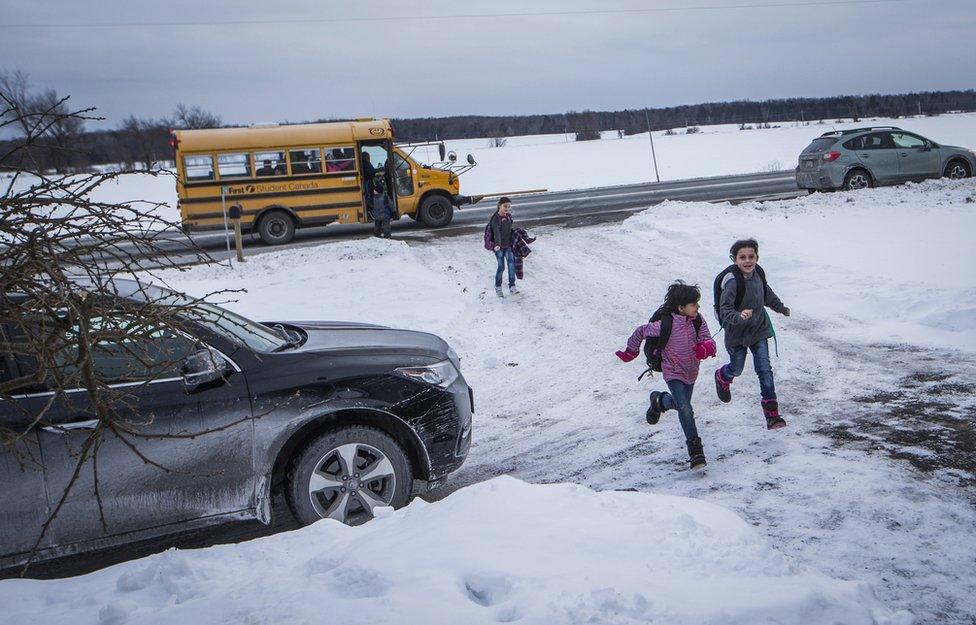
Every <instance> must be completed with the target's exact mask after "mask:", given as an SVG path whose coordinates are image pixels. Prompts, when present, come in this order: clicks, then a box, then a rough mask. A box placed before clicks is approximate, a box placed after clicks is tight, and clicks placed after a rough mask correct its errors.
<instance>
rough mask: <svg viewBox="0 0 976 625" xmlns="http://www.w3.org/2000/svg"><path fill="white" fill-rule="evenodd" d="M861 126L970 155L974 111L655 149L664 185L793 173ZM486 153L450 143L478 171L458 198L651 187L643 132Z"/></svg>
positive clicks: (733, 130) (671, 141)
mask: <svg viewBox="0 0 976 625" xmlns="http://www.w3.org/2000/svg"><path fill="white" fill-rule="evenodd" d="M866 126H897V127H899V128H902V129H904V130H910V131H912V132H917V133H919V134H921V135H922V136H925V137H928V138H929V139H932V140H933V141H935V142H937V143H944V144H946V145H958V146H963V147H967V148H970V149H976V113H959V114H950V115H939V116H935V117H912V118H905V119H887V118H870V119H862V120H861V121H859V122H857V123H854V122H851V121H850V120H843V121H842V122H841V123H837V120H834V119H828V120H825V121H824V124H822V125H821V124H818V123H817V122H816V121H814V122H811V123H810V124H809V125H804V124H797V123H796V122H782V123H781V124H779V127H776V128H767V129H753V130H739V126H738V125H735V124H725V125H716V126H700V132H698V133H696V134H684V129H683V128H679V129H676V131H675V132H676V133H677V134H674V135H666V134H664V131H654V150H655V153H656V154H657V164H658V170H659V173H660V177H661V180H662V181H666V180H681V179H685V178H699V177H703V176H725V175H729V174H749V173H756V172H763V171H776V170H792V169H793V168H794V167H796V163H797V158H798V156H799V154H800V151H801V150H803V148H805V147H806V146H807V145H808V144H809V143H810V141H811V140H812V139H814V138H815V137H817V136H819V135H821V134H823V133H825V132H828V131H831V130H844V129H847V128H863V127H866ZM506 141H507V142H506V145H505V146H504V147H499V148H489V147H488V139H465V140H461V141H448V142H447V146H448V148H449V149H452V150H455V151H456V152H457V153H458V155H459V158H460V159H462V160H463V159H464V157H465V156H466V155H467V154H468V153H470V154H472V155H473V156H474V157H475V159H477V161H478V166H477V167H475V168H474V169H473V170H472V171H471V172H470V173H468V174H464V176H463V177H462V178H461V189H462V191H463V192H464V193H472V194H475V193H495V192H507V191H519V190H526V189H537V188H547V189H549V190H550V191H559V190H565V189H581V188H587V187H602V186H610V185H618V184H632V183H639V182H653V181H654V180H655V178H654V169H653V165H652V162H651V147H650V141H648V137H647V133H646V132H645V133H642V134H637V135H631V136H628V137H624V138H622V139H618V138H617V135H616V133H604V138H603V139H602V140H600V141H580V142H576V141H573V139H572V135H536V136H527V137H510V138H508V139H507V140H506ZM415 155H416V157H417V158H418V159H419V160H421V161H424V162H431V161H432V160H436V159H437V154H436V151H435V150H433V149H430V150H427V151H425V148H418V149H417V151H416V153H415Z"/></svg>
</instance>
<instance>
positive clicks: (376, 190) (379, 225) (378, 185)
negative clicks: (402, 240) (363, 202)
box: [369, 178, 397, 239]
mask: <svg viewBox="0 0 976 625" xmlns="http://www.w3.org/2000/svg"><path fill="white" fill-rule="evenodd" d="M372 187H373V193H372V195H371V196H370V198H369V210H370V212H371V213H372V214H373V236H375V237H379V236H382V237H383V238H384V239H389V238H391V237H392V236H393V235H392V233H391V232H390V229H391V225H390V224H391V221H392V220H393V219H394V218H395V217H396V216H397V214H396V207H395V206H394V205H393V199H392V198H390V194H389V193H388V192H387V190H386V185H385V184H383V180H382V179H381V178H375V179H374V180H373V184H372Z"/></svg>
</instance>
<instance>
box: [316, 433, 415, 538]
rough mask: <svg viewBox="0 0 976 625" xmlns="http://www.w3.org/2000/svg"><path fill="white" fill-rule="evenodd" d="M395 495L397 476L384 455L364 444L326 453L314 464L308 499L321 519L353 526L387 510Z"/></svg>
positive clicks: (355, 444) (337, 448)
mask: <svg viewBox="0 0 976 625" xmlns="http://www.w3.org/2000/svg"><path fill="white" fill-rule="evenodd" d="M395 492H396V473H395V472H394V469H393V463H391V462H390V459H389V458H387V457H386V455H385V454H384V453H383V452H382V451H380V450H379V449H377V448H376V447H373V446H372V445H366V444H363V443H347V444H345V445H340V446H338V447H336V448H334V449H331V450H329V451H328V452H326V453H325V454H324V455H323V456H322V457H321V458H319V460H318V461H317V462H316V463H315V468H314V469H313V470H312V475H311V476H310V478H309V481H308V496H309V500H310V501H311V503H312V507H313V508H314V509H315V512H316V513H318V515H319V516H320V517H322V518H323V519H335V520H336V521H340V522H342V523H347V524H350V525H356V524H358V523H363V522H365V521H368V520H369V519H371V518H373V509H374V508H376V507H377V506H389V505H391V502H392V501H393V495H394V493H395Z"/></svg>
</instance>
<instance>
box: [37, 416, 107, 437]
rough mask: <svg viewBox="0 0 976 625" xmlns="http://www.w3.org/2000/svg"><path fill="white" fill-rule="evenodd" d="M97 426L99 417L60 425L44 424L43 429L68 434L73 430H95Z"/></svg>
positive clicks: (51, 432)
mask: <svg viewBox="0 0 976 625" xmlns="http://www.w3.org/2000/svg"><path fill="white" fill-rule="evenodd" d="M96 427H98V419H86V420H85V421H72V422H70V423H59V424H58V425H42V426H41V429H42V430H44V431H45V432H48V433H50V434H67V433H68V432H70V431H71V430H94V429H95V428H96Z"/></svg>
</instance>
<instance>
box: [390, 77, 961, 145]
mask: <svg viewBox="0 0 976 625" xmlns="http://www.w3.org/2000/svg"><path fill="white" fill-rule="evenodd" d="M950 111H976V91H974V90H972V89H969V90H967V91H926V92H922V93H904V94H898V95H863V96H835V97H830V98H789V99H782V100H765V101H762V102H751V101H737V102H709V103H707V104H692V105H685V106H670V107H667V108H652V109H627V110H623V111H583V112H579V113H577V112H570V113H559V114H555V115H503V116H487V115H465V116H458V117H426V118H411V119H396V120H393V125H394V130H395V133H396V138H397V140H398V141H432V140H442V139H472V138H478V137H512V136H518V135H535V134H552V133H561V132H569V133H573V132H575V133H592V132H593V131H606V130H622V131H623V132H624V133H625V134H636V133H640V132H647V130H648V126H650V129H651V130H666V129H669V128H688V127H693V126H706V125H712V124H740V125H748V126H753V127H757V126H765V125H766V124H774V123H778V122H787V121H790V122H791V121H813V122H816V121H819V120H833V119H837V118H853V119H854V120H855V121H856V120H860V119H861V118H864V117H901V116H905V115H918V114H923V115H938V114H941V113H947V112H950Z"/></svg>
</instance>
